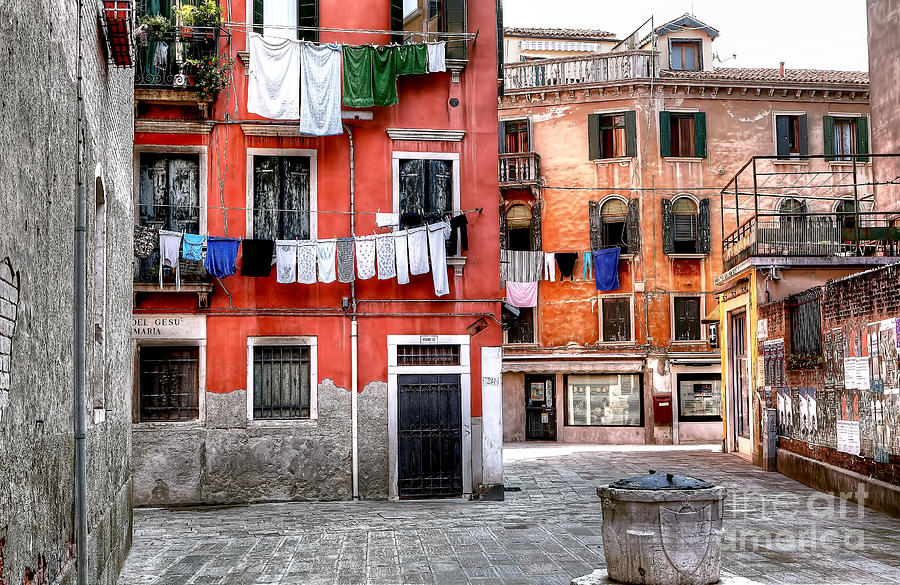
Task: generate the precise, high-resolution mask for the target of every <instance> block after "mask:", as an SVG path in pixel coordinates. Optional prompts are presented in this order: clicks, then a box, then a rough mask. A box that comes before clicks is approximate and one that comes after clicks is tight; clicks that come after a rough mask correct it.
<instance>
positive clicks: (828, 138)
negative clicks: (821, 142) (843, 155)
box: [822, 116, 834, 160]
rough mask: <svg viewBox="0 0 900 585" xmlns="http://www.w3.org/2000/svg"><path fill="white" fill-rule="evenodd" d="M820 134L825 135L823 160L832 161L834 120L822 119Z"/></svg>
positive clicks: (829, 118) (826, 117) (828, 117)
mask: <svg viewBox="0 0 900 585" xmlns="http://www.w3.org/2000/svg"><path fill="white" fill-rule="evenodd" d="M822 134H824V135H825V160H834V118H833V117H831V116H824V117H823V118H822Z"/></svg>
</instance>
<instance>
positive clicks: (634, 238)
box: [625, 199, 641, 254]
mask: <svg viewBox="0 0 900 585" xmlns="http://www.w3.org/2000/svg"><path fill="white" fill-rule="evenodd" d="M625 230H626V232H625V234H626V239H627V241H628V253H629V254H638V253H640V251H641V204H640V201H639V200H638V199H629V200H628V214H627V215H626V216H625Z"/></svg>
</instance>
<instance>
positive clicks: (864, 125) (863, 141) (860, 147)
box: [856, 116, 869, 162]
mask: <svg viewBox="0 0 900 585" xmlns="http://www.w3.org/2000/svg"><path fill="white" fill-rule="evenodd" d="M856 154H869V121H868V120H867V119H866V117H865V116H860V117H859V118H857V119H856ZM856 160H858V161H859V162H868V160H869V157H867V156H861V157H859V158H858V159H856Z"/></svg>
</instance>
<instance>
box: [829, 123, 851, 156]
mask: <svg viewBox="0 0 900 585" xmlns="http://www.w3.org/2000/svg"><path fill="white" fill-rule="evenodd" d="M834 154H835V155H836V156H835V160H852V159H851V158H850V155H852V154H856V124H855V123H854V120H853V119H851V118H835V119H834Z"/></svg>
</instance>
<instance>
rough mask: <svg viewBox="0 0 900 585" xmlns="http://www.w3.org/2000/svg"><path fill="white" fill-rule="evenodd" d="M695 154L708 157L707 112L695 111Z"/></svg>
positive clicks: (698, 156) (699, 156)
mask: <svg viewBox="0 0 900 585" xmlns="http://www.w3.org/2000/svg"><path fill="white" fill-rule="evenodd" d="M694 156H696V157H697V158H706V113H704V112H695V113H694Z"/></svg>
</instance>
